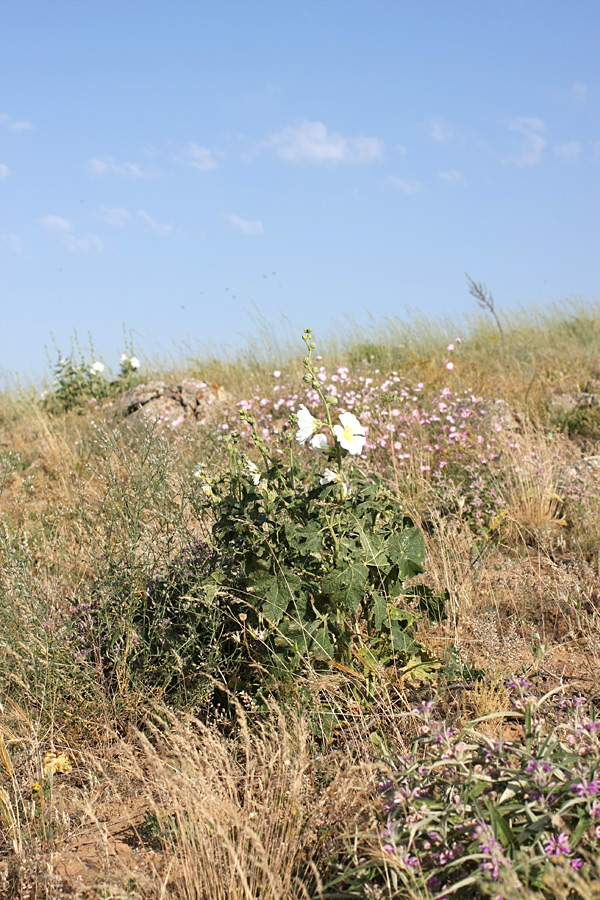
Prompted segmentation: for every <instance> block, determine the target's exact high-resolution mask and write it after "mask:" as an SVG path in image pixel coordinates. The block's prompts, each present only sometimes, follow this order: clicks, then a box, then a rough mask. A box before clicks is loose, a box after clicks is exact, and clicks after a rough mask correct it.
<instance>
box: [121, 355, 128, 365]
mask: <svg viewBox="0 0 600 900" xmlns="http://www.w3.org/2000/svg"><path fill="white" fill-rule="evenodd" d="M128 359H129V357H128V356H127V354H126V353H121V362H122V363H123V362H127V360H128Z"/></svg>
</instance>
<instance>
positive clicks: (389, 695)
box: [0, 306, 600, 900]
mask: <svg viewBox="0 0 600 900" xmlns="http://www.w3.org/2000/svg"><path fill="white" fill-rule="evenodd" d="M388 326H389V327H388V328H387V333H386V335H385V336H382V334H381V331H378V330H377V328H374V329H373V330H372V332H371V333H369V332H368V331H367V332H363V333H362V334H360V335H357V334H354V335H353V336H352V339H351V340H350V339H349V340H348V341H347V342H346V343H344V341H343V340H341V341H339V342H338V343H337V345H336V344H334V343H333V342H331V348H330V349H331V353H332V356H333V359H334V360H335V361H337V362H340V363H341V362H345V363H346V364H348V362H349V361H353V363H354V365H356V366H357V367H360V366H363V365H367V363H365V362H364V361H365V360H367V361H368V360H369V359H370V356H371V355H373V354H378V356H377V360H376V364H377V365H378V366H379V367H380V368H381V370H382V371H384V370H385V369H386V366H388V367H389V368H391V367H395V368H399V369H400V368H401V367H403V366H404V369H405V370H406V371H410V373H411V377H412V378H414V380H415V381H418V380H422V381H425V382H426V383H427V384H428V385H435V384H436V383H437V382H440V379H441V377H442V374H443V373H441V367H440V359H441V358H442V357H443V352H444V350H443V348H444V346H445V344H446V343H447V341H448V340H449V339H453V338H454V337H455V335H456V334H457V333H461V332H462V333H465V332H469V333H470V335H471V339H470V340H469V341H468V342H466V343H465V344H463V345H461V347H460V357H459V355H458V352H457V356H456V358H457V359H460V366H459V365H457V366H456V369H455V371H454V372H453V374H452V376H451V377H452V379H453V382H452V387H453V389H454V390H462V389H464V388H467V387H472V388H473V389H474V390H476V391H477V392H478V393H479V394H483V395H485V394H487V395H488V396H490V397H496V396H500V397H502V398H503V399H504V400H506V401H507V403H508V405H509V407H510V408H511V411H512V412H513V413H514V414H515V419H516V421H517V426H516V429H515V430H514V431H510V432H507V433H506V434H505V436H504V439H503V440H504V443H503V444H502V446H501V448H500V449H501V465H499V466H498V468H497V472H498V473H499V474H498V475H497V481H496V483H495V487H496V488H497V489H498V491H499V492H500V494H501V497H502V508H501V510H500V513H499V514H498V516H497V517H496V518H495V520H492V521H491V522H490V523H489V527H488V529H487V531H485V532H484V531H483V530H479V531H478V530H477V529H474V528H473V527H472V522H471V521H470V520H469V519H468V516H467V511H466V508H465V506H464V503H462V504H461V494H460V490H459V489H458V488H457V492H456V496H454V497H449V496H446V497H445V498H444V504H443V505H442V504H441V503H440V500H439V496H438V494H437V493H436V491H437V487H436V484H435V483H434V482H433V481H432V479H431V478H430V477H429V476H428V475H427V474H426V473H425V472H424V471H423V465H424V464H425V463H427V459H426V458H425V457H424V455H423V450H422V449H421V447H420V446H419V443H418V442H415V444H414V446H413V447H412V448H411V458H410V459H409V460H408V461H407V465H406V468H405V469H403V470H400V469H399V467H398V466H397V465H396V466H395V465H394V459H393V456H392V458H391V459H390V467H391V469H392V471H394V472H395V488H396V492H397V494H398V497H399V498H400V499H401V500H402V502H403V504H404V506H405V507H406V508H407V510H408V511H409V512H410V513H411V514H412V515H413V517H414V518H415V520H416V521H417V522H418V523H419V524H421V525H422V526H423V527H424V528H425V529H426V542H427V572H426V579H427V583H428V584H429V585H431V586H432V587H433V588H434V589H437V590H439V591H447V594H448V603H447V610H446V612H447V618H446V619H445V620H444V621H443V622H442V623H439V624H437V625H435V626H423V627H422V629H421V633H420V637H421V639H422V640H423V642H424V643H425V644H426V645H427V646H428V648H429V649H430V650H432V651H433V652H435V653H436V654H438V655H439V656H440V657H441V658H442V660H443V661H448V660H449V659H450V654H451V652H453V653H454V654H455V655H457V654H458V656H459V657H462V658H464V660H465V661H466V662H468V663H469V664H470V665H472V666H473V667H477V668H480V669H482V670H484V671H485V672H486V678H485V679H484V680H480V681H475V682H473V681H471V682H469V681H468V679H465V678H463V677H462V676H461V675H460V673H458V674H456V673H455V674H454V675H447V676H445V680H444V679H442V680H440V681H439V682H438V683H437V684H435V683H434V684H429V685H428V684H426V683H425V684H424V683H412V682H410V679H405V678H398V677H397V674H396V673H394V672H393V671H387V672H385V671H375V670H373V671H366V670H363V669H362V668H361V667H360V666H359V665H357V671H356V672H355V673H354V674H351V673H344V672H342V671H326V672H320V673H314V672H313V673H310V674H309V675H308V676H307V678H306V680H305V681H303V682H301V681H300V680H299V681H298V683H296V684H295V685H294V686H293V687H294V692H293V693H294V696H293V698H290V701H289V702H288V703H283V702H282V701H281V700H280V702H279V704H273V703H270V704H266V706H264V705H263V706H262V707H261V709H260V712H259V711H258V710H257V709H256V708H254V707H252V706H251V705H248V706H247V707H246V708H242V706H241V705H240V702H239V701H240V699H241V698H240V697H239V696H238V697H237V698H236V697H235V696H234V699H233V701H232V703H233V706H234V707H235V708H236V710H237V711H236V714H235V720H236V723H237V724H236V725H235V727H233V726H231V724H230V725H229V726H228V727H225V724H224V722H219V723H215V722H214V721H212V720H210V718H207V719H203V720H202V721H200V720H199V718H193V717H189V716H187V715H184V714H183V713H181V714H174V713H173V712H172V711H171V712H169V711H168V710H167V709H165V708H164V707H161V708H160V713H159V714H157V708H156V703H155V700H154V699H153V698H152V697H148V696H144V694H143V692H142V691H140V689H139V686H137V687H134V686H133V685H132V684H131V683H130V682H128V681H127V680H124V681H123V682H122V684H121V692H120V694H117V695H116V696H115V695H110V694H109V692H107V690H106V688H105V685H104V684H103V683H102V679H101V678H100V677H98V672H97V671H96V670H93V669H92V668H88V669H86V668H85V667H84V666H82V665H81V663H80V661H74V659H73V653H72V648H71V647H70V644H69V640H70V638H69V621H70V620H69V616H70V610H71V607H72V603H73V602H75V601H77V602H79V603H82V602H86V601H87V602H89V601H91V600H92V599H93V596H94V591H95V590H97V587H98V584H99V571H100V567H99V564H98V560H99V558H100V557H101V556H102V554H107V553H109V552H110V551H111V550H114V549H115V548H118V549H119V552H120V553H121V555H122V559H123V560H126V561H127V563H128V565H130V566H131V568H132V571H133V570H134V569H135V567H136V566H138V567H141V568H143V569H144V572H146V571H151V570H152V566H153V565H154V563H155V562H156V563H157V564H158V563H159V562H163V563H165V562H166V561H168V560H169V559H171V558H172V557H173V556H174V555H175V554H176V553H177V552H178V551H179V550H180V549H181V547H182V546H185V545H186V543H189V542H190V541H191V540H194V539H197V538H198V537H199V536H202V535H203V534H205V533H206V529H207V527H208V524H209V523H207V522H204V523H203V522H198V521H197V520H196V519H194V517H193V515H192V513H191V511H190V507H189V504H188V503H187V500H186V497H187V494H186V491H188V486H187V485H188V482H189V478H190V472H191V470H192V469H193V466H194V465H195V463H196V462H197V461H198V459H199V458H205V459H207V461H208V462H209V464H210V465H212V466H213V467H218V466H220V465H222V464H223V463H222V460H220V459H219V458H218V457H217V454H216V450H215V447H217V446H218V445H217V444H216V442H215V441H214V440H213V438H214V434H215V432H214V430H211V429H212V428H213V425H212V424H209V426H207V430H206V431H205V432H201V430H200V429H198V428H196V429H194V428H190V429H188V431H187V432H185V434H184V439H183V440H181V441H175V440H174V439H172V438H171V437H165V436H164V435H160V434H158V433H156V434H154V435H153V434H150V433H146V438H144V439H143V440H147V443H145V444H144V443H143V440H142V438H140V436H139V435H130V436H129V438H127V435H125V436H124V435H123V433H122V432H119V433H117V432H113V431H112V430H111V429H110V428H108V429H105V428H104V427H103V421H104V413H105V412H106V410H104V409H102V408H99V407H97V406H88V407H85V408H84V409H83V410H81V411H80V412H78V413H75V412H69V413H67V414H65V415H61V416H52V415H49V414H48V413H47V412H45V411H44V410H43V409H41V408H40V405H39V403H38V402H37V400H36V399H35V398H34V397H33V396H32V395H31V394H20V395H19V394H17V393H15V392H13V393H6V394H4V395H1V396H0V452H1V458H2V468H1V469H0V563H1V564H2V572H1V574H0V629H1V636H0V644H1V647H0V654H1V656H2V658H3V660H4V662H3V663H1V664H0V689H1V690H2V697H1V698H0V702H1V703H2V708H1V709H0V716H1V718H0V773H1V778H0V829H1V831H0V835H1V842H2V850H1V851H0V875H1V876H2V878H3V879H4V880H3V881H2V880H1V878H0V896H2V897H7V898H23V900H24V898H34V897H35V898H38V897H45V898H47V900H54V898H56V900H58V898H59V897H63V896H69V895H72V896H81V897H86V898H90V900H92V898H100V897H103V898H108V897H112V898H117V897H122V898H125V897H128V898H134V897H135V898H142V897H143V898H159V897H160V898H162V897H175V898H181V900H184V898H185V900H191V898H198V900H200V898H203V900H255V898H260V900H267V898H269V900H288V898H289V900H292V898H294V900H296V898H306V897H311V898H312V897H318V896H319V891H320V889H321V888H320V886H321V885H323V884H326V883H327V882H328V881H330V880H331V879H332V878H334V877H335V876H336V874H339V872H340V871H341V870H342V869H343V868H345V867H348V866H351V865H352V864H353V863H354V862H355V861H356V860H357V859H358V854H359V850H358V848H359V846H360V847H363V850H364V846H366V845H364V844H361V843H360V841H359V839H358V838H356V835H358V834H365V833H368V832H369V829H370V828H371V827H372V821H371V817H372V809H373V784H374V778H375V770H374V766H375V765H376V764H377V762H378V760H381V758H383V757H386V756H387V755H389V754H392V752H395V753H396V754H402V753H405V752H406V751H407V749H408V747H409V746H410V743H411V740H412V738H413V737H414V733H415V730H414V723H413V721H412V719H411V716H410V709H411V706H412V705H413V704H414V702H415V699H417V700H420V699H423V698H427V697H431V696H432V695H433V694H434V693H435V692H436V691H437V692H438V693H439V695H440V702H441V706H442V708H445V709H446V710H447V711H448V713H449V714H450V715H452V716H453V717H454V718H455V720H456V721H457V722H458V723H459V724H462V723H465V722H466V721H468V720H469V719H471V718H480V717H482V716H486V715H488V714H490V713H498V712H502V711H503V710H504V709H505V708H506V706H507V702H508V697H507V692H506V687H505V680H506V677H507V676H508V675H512V674H515V673H520V672H523V671H526V672H527V673H528V675H529V676H530V677H532V678H538V679H539V682H540V684H541V685H542V686H544V687H547V686H549V685H550V686H551V685H552V684H556V683H559V682H562V683H563V684H566V685H570V686H572V687H573V689H574V690H577V691H580V692H583V693H585V694H586V696H590V695H592V694H593V693H594V692H595V691H597V690H598V686H599V680H598V671H599V668H598V667H599V663H600V639H599V638H598V633H599V632H600V590H599V589H598V574H599V573H598V566H599V554H598V546H599V545H600V486H599V484H598V480H599V479H598V478H597V476H596V474H595V472H594V471H593V470H591V469H586V468H585V467H582V466H581V465H580V463H581V458H582V444H581V442H578V441H575V440H572V439H569V438H568V437H567V436H566V435H565V434H564V433H561V432H559V431H557V430H556V429H553V428H551V427H549V421H548V414H547V411H546V406H545V403H546V400H547V398H548V396H549V394H550V393H551V392H553V391H558V392H560V391H562V390H570V389H572V388H574V387H576V386H577V385H584V384H585V382H586V381H587V378H588V377H589V375H590V371H591V369H592V368H593V366H594V363H595V362H596V358H597V347H598V338H599V337H600V317H599V316H598V315H597V314H596V313H595V312H594V311H589V310H588V311H584V310H581V309H577V308H576V307H575V306H573V307H572V308H571V309H570V310H567V312H566V314H565V312H564V311H563V315H562V319H561V317H560V316H559V314H558V313H552V314H543V315H542V314H541V313H535V314H533V315H531V316H530V317H529V319H527V318H526V317H525V316H524V315H523V314H521V315H520V316H519V315H517V314H515V315H514V316H513V317H512V319H510V317H504V319H503V326H504V330H505V342H504V347H500V345H499V337H498V333H497V331H495V330H494V328H493V323H492V324H490V323H487V322H486V321H485V319H481V318H480V319H478V320H474V321H473V322H471V323H468V324H467V325H466V326H465V327H464V328H462V327H461V328H460V329H459V328H457V327H455V326H452V328H451V329H450V328H449V326H448V325H446V324H441V325H440V324H439V323H438V324H437V325H435V324H432V323H429V325H427V324H426V325H425V326H422V327H420V328H418V327H416V326H415V327H413V328H412V331H411V329H410V328H408V329H406V328H405V327H404V326H402V327H401V326H400V325H399V324H398V323H388ZM259 343H260V342H259ZM259 343H257V344H256V345H255V346H254V347H253V348H250V351H249V353H248V355H247V358H246V359H243V360H242V361H241V363H240V361H239V360H238V361H233V360H232V361H229V362H227V363H224V362H222V361H219V360H208V361H199V360H198V359H191V358H188V360H187V362H186V364H185V368H184V366H182V365H179V366H173V368H174V369H177V368H179V369H180V371H185V373H186V374H188V375H192V376H198V377H201V378H203V379H205V380H208V381H217V382H220V383H221V382H222V383H224V384H225V387H226V388H227V390H228V391H229V392H230V395H231V397H232V402H234V401H235V400H236V399H238V398H241V397H243V396H244V394H245V392H247V391H249V390H252V391H254V389H256V392H257V393H260V390H261V385H263V384H264V383H266V382H265V380H266V379H267V378H271V375H270V372H271V370H272V368H273V367H274V366H276V367H277V368H280V369H282V370H284V371H285V370H287V371H298V373H300V371H301V364H300V363H299V361H298V360H297V359H292V360H290V359H286V360H282V359H281V358H279V359H277V356H276V349H275V348H274V346H273V342H272V341H271V344H265V345H264V346H262V349H261V346H259ZM191 352H192V351H190V355H191ZM323 352H324V353H326V352H327V350H324V351H323ZM261 353H263V355H262V356H261ZM444 377H447V373H446V375H445V376H444ZM207 435H208V438H207ZM599 449H600V447H598V446H596V443H595V442H594V441H593V440H591V441H588V442H587V444H586V445H585V453H587V454H588V455H592V454H593V453H595V452H598V450H599ZM578 467H579V468H578ZM573 471H576V473H577V474H576V476H573V475H572V474H571V475H570V474H569V472H573ZM574 478H575V482H576V486H577V490H576V491H573V490H571V488H572V486H573V484H574V483H575V482H574V481H573V479H574ZM186 479H187V481H186ZM577 479H579V480H577ZM134 529H135V533H134ZM48 622H52V629H49V628H48ZM234 694H235V692H234ZM298 698H301V708H299V699H298ZM292 701H293V702H292ZM497 727H498V725H497V724H495V725H493V726H489V728H490V729H491V730H490V734H492V733H493V729H497ZM135 728H137V729H139V730H137V731H136V730H135ZM63 752H64V753H66V754H67V756H68V757H69V759H70V760H71V761H72V762H73V769H72V771H71V772H69V773H62V774H61V773H56V774H55V775H51V776H48V775H47V774H46V773H45V771H44V765H45V762H44V761H45V759H46V754H48V753H53V754H60V753H63ZM35 785H40V786H41V788H40V789H39V790H38V788H36V787H35ZM355 840H356V843H353V842H354V841H355ZM555 880H556V884H549V885H548V896H550V897H556V898H557V900H558V898H559V897H561V893H560V890H561V888H560V875H559V874H558V873H557V875H556V879H555ZM582 884H583V882H582ZM586 889H587V890H589V891H591V893H589V896H590V897H592V896H596V895H598V892H596V894H594V893H593V891H594V890H595V888H593V886H589V885H587V887H586ZM332 890H333V889H332ZM340 890H341V889H340ZM365 890H366V889H365ZM582 891H583V888H582ZM332 896H335V893H333V894H332ZM354 896H358V894H356V895H354ZM364 896H365V897H367V896H368V892H367V893H365V894H364ZM373 896H374V897H375V896H376V894H373ZM408 896H409V895H408V894H406V897H408ZM526 896H527V895H525V894H524V895H523V897H526ZM581 896H582V897H585V896H586V895H585V894H584V893H581Z"/></svg>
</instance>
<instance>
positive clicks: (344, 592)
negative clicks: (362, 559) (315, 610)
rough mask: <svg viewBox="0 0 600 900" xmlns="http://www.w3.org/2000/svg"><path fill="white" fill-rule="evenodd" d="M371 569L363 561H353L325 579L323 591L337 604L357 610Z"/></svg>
mask: <svg viewBox="0 0 600 900" xmlns="http://www.w3.org/2000/svg"><path fill="white" fill-rule="evenodd" d="M368 574H369V570H368V569H367V567H366V566H364V565H363V564H362V563H357V562H351V563H350V565H348V566H347V567H345V568H343V569H336V570H335V571H334V572H332V573H331V575H327V576H326V578H324V579H323V591H324V593H325V594H328V595H329V596H330V598H331V600H332V601H333V603H334V604H335V606H338V607H343V608H344V609H348V610H350V612H356V610H357V609H358V607H359V606H360V604H361V603H362V600H363V597H364V595H365V587H366V584H367V576H368Z"/></svg>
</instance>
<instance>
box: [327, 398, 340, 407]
mask: <svg viewBox="0 0 600 900" xmlns="http://www.w3.org/2000/svg"><path fill="white" fill-rule="evenodd" d="M325 402H326V403H327V406H337V404H338V398H337V397H327V398H326V401H325Z"/></svg>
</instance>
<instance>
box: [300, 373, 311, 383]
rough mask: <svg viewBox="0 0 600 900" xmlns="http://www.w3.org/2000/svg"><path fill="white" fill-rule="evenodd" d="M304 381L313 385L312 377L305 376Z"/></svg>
mask: <svg viewBox="0 0 600 900" xmlns="http://www.w3.org/2000/svg"><path fill="white" fill-rule="evenodd" d="M302 381H305V382H306V383H307V384H312V375H304V377H303V378H302Z"/></svg>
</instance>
